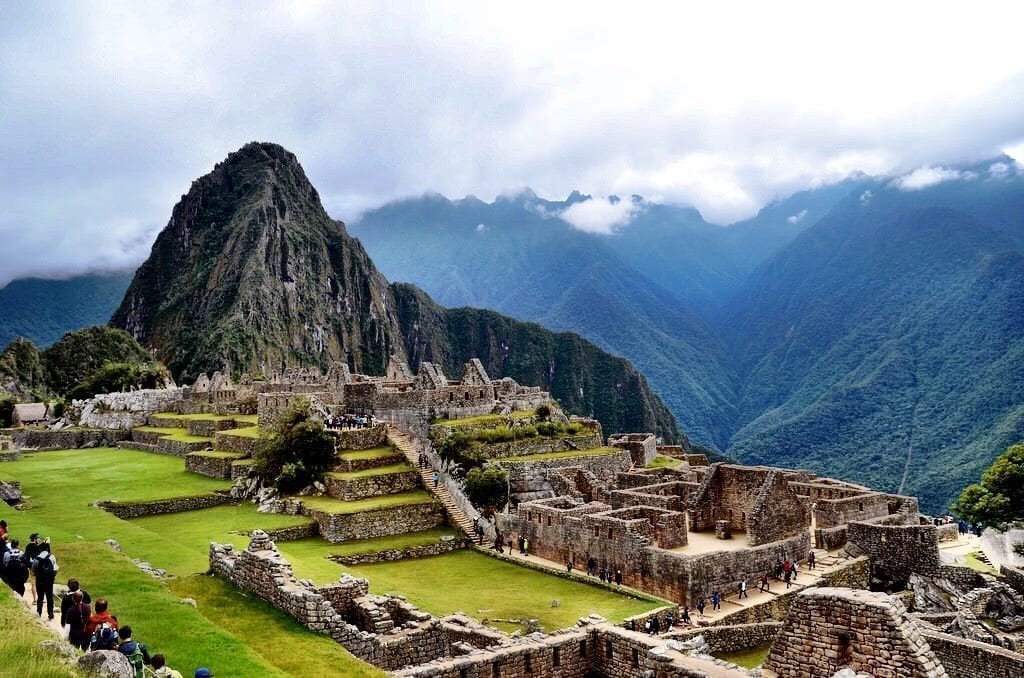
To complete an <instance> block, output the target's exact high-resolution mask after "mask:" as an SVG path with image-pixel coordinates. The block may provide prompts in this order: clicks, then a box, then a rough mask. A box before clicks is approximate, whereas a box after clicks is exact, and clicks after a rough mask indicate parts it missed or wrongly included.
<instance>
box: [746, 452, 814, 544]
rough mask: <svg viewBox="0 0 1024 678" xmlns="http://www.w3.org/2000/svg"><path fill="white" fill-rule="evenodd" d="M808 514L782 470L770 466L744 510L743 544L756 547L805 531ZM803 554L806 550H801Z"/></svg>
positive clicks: (808, 522)
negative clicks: (745, 533) (745, 512)
mask: <svg viewBox="0 0 1024 678" xmlns="http://www.w3.org/2000/svg"><path fill="white" fill-rule="evenodd" d="M809 524H810V515H809V513H808V511H807V507H806V506H805V505H804V502H802V501H801V500H800V498H799V497H798V496H797V494H796V492H794V491H793V489H792V488H791V487H790V486H789V481H788V480H787V479H786V477H785V475H784V473H783V472H782V471H780V470H777V469H772V470H771V471H769V472H768V475H767V476H766V477H765V480H764V483H762V485H761V488H760V489H759V490H758V493H757V496H756V497H755V499H754V503H753V504H751V506H750V511H749V513H747V525H746V530H747V543H748V544H749V545H751V546H760V545H762V544H768V543H771V542H774V541H778V540H781V539H785V538H787V537H790V536H792V535H794V534H798V533H801V532H803V533H805V534H806V532H807V527H808V526H809ZM804 552H805V553H806V550H805V551H804Z"/></svg>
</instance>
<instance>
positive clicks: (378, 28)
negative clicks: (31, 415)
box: [0, 0, 1024, 284]
mask: <svg viewBox="0 0 1024 678" xmlns="http://www.w3.org/2000/svg"><path fill="white" fill-rule="evenodd" d="M672 4H675V5H680V6H681V7H679V8H674V9H666V7H665V6H666V5H672ZM709 4H710V3H709ZM339 5H340V6H339ZM683 5H684V3H652V4H645V3H642V2H634V3H630V4H628V5H618V9H615V10H602V9H599V8H600V7H602V6H603V5H601V4H600V3H581V4H578V5H572V4H568V3H551V2H545V3H524V2H517V3H482V2H466V3H455V2H449V3H444V5H443V9H441V4H440V3H422V4H421V3H414V2H412V1H402V2H394V3H382V2H368V3H365V4H362V3H357V2H345V3H323V4H321V3H317V2H296V3H288V4H280V5H279V4H273V3H249V2H246V3H209V2H203V3H187V2H176V3H155V2H154V3H142V2H126V3H115V2H103V3H97V4H75V3H65V2H61V3H45V4H44V3H34V2H33V3H29V2H11V1H9V0H0V201H2V208H0V238H2V242H3V246H2V247H0V284H3V283H5V282H7V281H8V280H10V279H11V278H15V277H20V276H23V275H29V274H43V275H61V274H67V273H73V272H79V271H82V270H87V269H96V268H111V267H123V266H128V265H134V264H137V263H138V262H139V261H141V260H142V259H143V258H144V257H145V256H146V254H147V253H148V250H149V246H150V245H151V243H152V239H153V237H154V236H155V234H156V233H157V232H158V231H159V229H160V228H162V227H163V226H164V224H165V223H166V221H167V219H168V217H169V216H170V212H171V207H172V206H173V204H174V203H175V202H176V201H177V199H178V198H179V196H180V195H181V194H182V193H184V192H185V191H187V190H188V187H189V184H190V182H191V181H192V179H194V178H196V177H198V176H200V175H202V174H204V173H205V172H207V171H209V169H210V168H211V167H212V166H213V164H214V163H216V162H217V161H219V160H221V159H222V158H223V157H224V156H225V155H227V154H228V153H229V152H230V151H232V150H234V149H236V148H238V147H239V146H241V145H242V144H244V143H245V142H247V141H250V140H254V139H256V140H265V141H276V142H278V143H281V144H283V145H284V146H286V147H287V148H289V149H290V150H292V151H294V152H295V153H296V154H297V155H298V157H299V159H300V161H301V162H302V163H303V165H304V167H305V168H306V171H307V173H308V174H309V176H310V178H311V179H312V181H313V183H314V184H315V185H316V187H317V188H318V190H319V191H320V194H321V196H322V198H323V200H324V203H325V206H326V207H327V210H328V211H329V212H330V213H331V214H332V215H333V216H335V217H338V218H341V219H347V220H351V219H353V218H354V217H356V216H357V215H358V213H359V212H360V211H361V210H364V209H366V208H369V207H373V206H376V205H379V204H381V203H383V202H385V201H388V200H390V199H394V198H397V197H402V196H408V195H414V194H419V193H423V192H425V191H437V192H440V193H443V194H445V195H448V196H451V197H461V196H463V195H465V194H468V193H473V194H475V195H477V196H479V197H481V198H483V199H491V198H493V197H494V196H495V195H497V194H500V193H502V192H505V191H508V190H509V189H510V188H514V187H521V186H530V187H532V188H533V189H534V190H535V191H536V192H537V193H538V194H540V195H541V196H544V197H547V198H558V199H561V198H563V197H564V196H565V195H567V194H568V193H569V192H570V191H571V190H572V189H574V188H578V189H580V190H581V191H583V192H586V193H591V194H593V195H596V196H606V195H611V194H617V195H631V194H634V193H635V194H639V195H643V196H644V197H645V198H647V199H648V200H652V201H671V202H679V203H688V204H693V205H695V206H696V207H697V208H698V209H700V210H701V212H702V213H703V214H704V215H705V217H706V218H708V219H709V220H711V221H714V222H716V223H729V222H731V221H734V220H737V219H740V218H743V217H746V216H749V215H751V214H753V213H754V212H756V210H757V209H758V208H759V207H761V206H762V205H763V204H764V203H766V202H768V201H769V200H771V199H773V198H775V197H779V196H783V195H786V194H789V193H791V192H793V191H796V190H800V189H803V188H807V187H809V186H813V185H817V184H821V183H823V182H831V181H836V180H838V179H841V178H843V177H844V176H846V175H848V174H850V173H852V172H855V171H863V172H867V173H869V174H891V175H893V176H900V175H906V174H910V173H912V172H914V171H915V170H917V169H918V168H925V170H924V173H923V174H918V175H916V179H914V180H913V181H911V185H906V184H904V187H905V188H911V187H912V185H913V183H914V182H915V181H917V182H919V181H928V180H933V179H936V178H937V177H938V178H940V180H941V179H942V178H945V175H943V174H942V172H945V171H948V170H946V169H944V168H948V167H949V166H950V165H953V164H955V163H957V162H960V161H967V160H977V159H981V158H986V157H992V156H994V155H996V154H998V153H999V152H1000V151H1001V150H1002V149H1006V148H1009V147H1010V146H1012V145H1014V144H1020V143H1021V142H1022V141H1024V111H1022V110H1021V109H1022V107H1024V53H1022V51H1021V50H1020V35H1019V31H1020V26H1021V25H1022V22H1021V18H1022V17H1021V16H1020V15H1021V12H1022V10H1020V9H1018V8H1017V6H1016V5H1015V4H1014V3H1000V4H993V5H986V4H984V3H977V2H973V3H963V2H958V3H949V4H942V3H934V2H933V3H892V2H880V3H871V2H861V3H855V4H850V3H846V4H845V5H843V6H842V7H841V8H839V7H840V6H839V5H837V4H836V3H821V2H813V3H806V4H787V3H780V2H773V3H751V4H733V3H714V5H715V6H714V7H707V8H700V9H697V8H693V7H690V5H691V3H686V4H685V6H683ZM910 176H911V177H913V176H915V175H913V174H910ZM605 206H608V204H607V203H605ZM581 209H582V208H581ZM604 212H606V213H607V214H608V215H609V218H611V219H613V220H614V221H615V224H617V223H621V222H620V221H618V220H620V219H621V218H622V214H623V213H624V212H628V209H627V206H626V205H621V206H620V207H618V208H617V209H610V210H604ZM585 216H587V217H588V219H587V220H585V223H586V224H588V226H589V227H590V228H591V229H592V230H601V228H605V229H607V228H611V227H612V226H614V225H615V224H612V225H611V226H608V225H607V224H606V225H605V226H601V224H600V223H598V222H597V221H594V220H593V219H590V216H591V215H589V214H588V215H585ZM627 218H628V214H627ZM581 223H583V222H581ZM595 224H596V225H595Z"/></svg>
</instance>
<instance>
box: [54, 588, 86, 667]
mask: <svg viewBox="0 0 1024 678" xmlns="http://www.w3.org/2000/svg"><path fill="white" fill-rule="evenodd" d="M84 593H85V592H84V591H81V590H79V591H74V592H72V593H70V594H69V595H67V596H64V599H65V600H68V599H70V600H71V604H70V605H68V610H67V614H64V613H63V612H62V613H61V621H62V622H65V623H66V624H67V627H68V642H70V643H71V644H72V645H74V646H75V647H77V648H78V649H79V650H82V651H83V652H85V651H86V650H88V649H89V642H90V641H91V640H92V638H91V637H90V636H89V633H88V632H87V631H86V628H88V626H89V617H91V616H92V614H91V612H92V611H91V610H90V609H89V603H87V602H85V597H84V595H83V594H84ZM63 607H64V604H63V602H62V603H61V608H63Z"/></svg>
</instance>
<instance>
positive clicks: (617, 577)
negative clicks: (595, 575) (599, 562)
mask: <svg viewBox="0 0 1024 678" xmlns="http://www.w3.org/2000/svg"><path fill="white" fill-rule="evenodd" d="M615 583H616V584H618V585H619V586H622V570H619V569H616V570H615Z"/></svg>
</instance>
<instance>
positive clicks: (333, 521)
mask: <svg viewBox="0 0 1024 678" xmlns="http://www.w3.org/2000/svg"><path fill="white" fill-rule="evenodd" d="M302 512H303V514H304V515H308V516H310V517H312V518H313V519H314V520H316V521H317V523H319V525H320V534H321V535H322V536H323V538H324V539H326V540H327V541H329V542H332V543H339V542H343V541H349V540H352V539H369V538H371V537H386V536H389V535H392V534H404V533H406V532H419V531H421V530H429V529H431V528H434V527H437V526H438V525H440V524H441V522H442V518H441V505H440V504H437V503H433V502H428V503H423V504H409V505H406V506H393V507H390V508H383V509H377V510H374V511H360V512H358V513H326V512H323V511H317V510H315V509H310V508H307V507H304V508H303V511H302Z"/></svg>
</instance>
